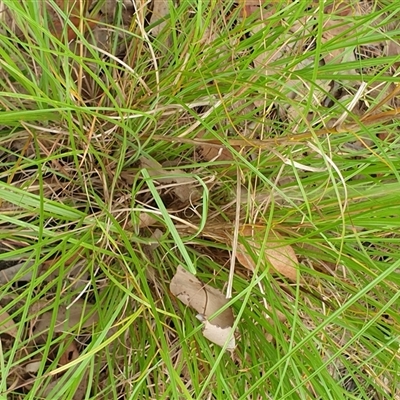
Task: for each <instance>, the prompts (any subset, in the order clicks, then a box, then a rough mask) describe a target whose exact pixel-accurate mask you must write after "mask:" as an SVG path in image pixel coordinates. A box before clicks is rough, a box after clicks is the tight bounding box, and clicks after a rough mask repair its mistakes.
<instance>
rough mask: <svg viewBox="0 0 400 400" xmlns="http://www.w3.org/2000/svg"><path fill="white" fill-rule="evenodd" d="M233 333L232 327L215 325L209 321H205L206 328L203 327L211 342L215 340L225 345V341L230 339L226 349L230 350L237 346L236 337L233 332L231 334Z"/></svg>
mask: <svg viewBox="0 0 400 400" xmlns="http://www.w3.org/2000/svg"><path fill="white" fill-rule="evenodd" d="M231 334H232V328H231V327H227V328H221V327H219V326H216V325H213V324H212V323H210V322H209V321H205V322H204V329H203V335H204V337H205V338H206V339H208V340H209V341H210V342H213V343H215V344H217V345H218V346H221V347H223V346H224V345H225V343H226V342H227V341H228V340H229V341H228V344H227V346H226V349H227V350H228V351H233V350H235V347H236V344H235V337H234V335H233V334H232V336H231Z"/></svg>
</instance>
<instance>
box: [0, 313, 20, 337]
mask: <svg viewBox="0 0 400 400" xmlns="http://www.w3.org/2000/svg"><path fill="white" fill-rule="evenodd" d="M3 333H6V334H7V335H10V336H12V337H13V338H16V337H17V335H18V326H17V325H16V324H15V322H14V321H13V320H12V318H11V316H10V314H9V313H8V312H7V311H5V310H4V309H3V308H2V307H1V306H0V334H3Z"/></svg>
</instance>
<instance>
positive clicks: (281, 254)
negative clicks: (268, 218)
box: [236, 226, 298, 281]
mask: <svg viewBox="0 0 400 400" xmlns="http://www.w3.org/2000/svg"><path fill="white" fill-rule="evenodd" d="M241 234H242V235H241V236H242V239H243V240H245V241H246V242H247V245H248V246H249V247H250V248H251V250H252V252H253V253H254V255H256V256H257V257H263V255H262V254H260V249H261V246H262V244H263V241H264V235H265V234H266V231H265V227H252V226H245V227H244V228H243V229H242V231H241ZM284 243H285V239H284V238H283V237H282V236H281V235H279V234H278V233H277V232H273V231H272V230H271V231H270V232H269V234H268V238H267V241H266V244H265V246H264V256H265V259H266V260H268V261H269V263H270V264H271V266H272V268H273V270H274V271H276V272H278V273H280V274H282V275H283V276H285V277H286V278H289V279H290V280H293V281H295V280H296V277H297V264H298V260H297V257H296V254H295V252H294V250H293V248H292V247H291V246H289V245H285V244H284ZM236 258H237V260H238V261H239V262H240V264H242V265H243V266H244V267H245V268H247V269H249V270H250V271H254V270H255V268H256V262H255V261H254V259H253V257H252V256H251V254H249V252H248V250H247V248H246V246H245V245H244V244H243V243H239V244H238V248H237V253H236Z"/></svg>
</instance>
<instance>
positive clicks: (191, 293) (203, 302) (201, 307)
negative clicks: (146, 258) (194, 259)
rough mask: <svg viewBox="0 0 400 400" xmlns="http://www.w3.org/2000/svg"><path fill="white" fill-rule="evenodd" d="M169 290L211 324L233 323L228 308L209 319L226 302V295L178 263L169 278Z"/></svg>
mask: <svg viewBox="0 0 400 400" xmlns="http://www.w3.org/2000/svg"><path fill="white" fill-rule="evenodd" d="M170 290H171V292H172V294H173V295H174V296H176V297H178V299H179V300H180V301H182V303H184V304H185V305H187V306H189V307H191V308H193V309H195V310H196V311H197V312H198V313H199V314H202V315H203V316H204V317H205V318H206V319H207V320H209V321H210V322H211V323H212V324H213V325H216V326H219V327H221V328H227V327H231V326H232V325H233V320H234V319H233V313H232V310H231V309H230V308H227V309H226V310H224V311H222V312H221V313H220V314H219V315H217V316H216V317H214V318H211V319H210V316H212V315H213V314H215V313H216V312H217V311H218V310H220V309H221V308H222V307H223V306H224V305H225V304H226V303H227V302H228V300H227V299H226V297H225V296H224V295H223V294H222V293H221V292H220V291H219V290H217V289H215V288H213V287H211V286H209V285H207V284H204V283H202V282H201V281H200V280H199V279H197V278H196V277H195V276H194V275H193V274H191V273H190V272H188V271H186V270H185V269H184V268H182V267H181V266H180V265H179V266H178V269H177V271H176V274H175V276H174V277H173V278H172V280H171V284H170Z"/></svg>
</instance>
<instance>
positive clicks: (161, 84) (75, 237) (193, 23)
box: [0, 1, 400, 400]
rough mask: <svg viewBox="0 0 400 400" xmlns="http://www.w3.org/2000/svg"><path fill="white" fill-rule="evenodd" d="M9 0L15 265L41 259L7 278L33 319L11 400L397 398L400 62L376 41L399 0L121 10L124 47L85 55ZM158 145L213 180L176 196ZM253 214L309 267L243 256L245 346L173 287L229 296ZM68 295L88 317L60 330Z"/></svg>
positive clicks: (7, 212)
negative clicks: (235, 252)
mask: <svg viewBox="0 0 400 400" xmlns="http://www.w3.org/2000/svg"><path fill="white" fill-rule="evenodd" d="M4 3H6V4H7V5H8V6H9V7H10V8H11V9H12V10H13V12H14V13H15V15H17V16H18V18H19V20H20V21H28V22H25V23H23V24H22V27H23V33H24V35H22V36H19V37H18V36H16V35H14V34H13V33H12V32H11V31H7V30H6V28H5V27H4V29H3V30H2V32H1V34H0V41H1V46H0V73H1V79H0V85H1V88H0V92H1V94H0V157H1V158H0V199H1V200H0V201H1V206H0V207H1V213H0V240H1V242H0V243H1V246H2V248H3V252H2V253H0V269H2V268H3V266H5V265H6V264H5V263H6V262H11V261H15V262H16V263H18V262H19V263H22V264H23V265H25V268H22V269H21V270H20V272H18V273H17V274H16V275H15V276H12V277H11V278H12V279H11V281H10V282H6V281H4V282H2V287H1V289H0V305H1V306H2V310H3V312H7V313H8V314H9V315H10V320H12V321H13V322H14V323H15V326H16V327H17V329H18V334H17V336H16V337H10V336H9V335H7V334H6V333H3V334H1V339H2V340H1V352H0V356H1V357H0V367H1V376H2V380H1V384H0V398H1V396H3V398H7V399H13V400H14V399H40V398H51V399H63V400H66V399H83V398H85V399H122V398H124V399H137V398H149V399H225V398H232V399H324V400H325V399H335V400H337V399H370V398H374V399H397V398H399V396H400V389H399V376H400V375H399V374H400V359H399V326H400V319H399V304H400V302H399V296H400V290H399V288H400V278H399V271H400V262H399V259H400V235H399V232H400V230H399V228H400V224H399V218H398V214H399V204H400V191H399V183H400V179H399V172H398V171H399V170H400V165H399V164H400V161H399V160H400V159H399V155H398V154H399V148H400V146H399V145H400V144H399V138H398V133H397V131H398V120H397V115H396V114H397V113H398V110H397V108H396V107H397V104H398V102H397V98H396V88H397V87H393V86H390V85H391V84H392V83H394V84H397V82H398V76H397V72H396V65H397V64H396V63H398V62H399V58H400V56H399V55H397V54H389V55H385V54H384V53H382V52H381V53H379V54H378V55H377V56H376V57H373V56H371V49H375V48H378V47H379V46H380V44H382V43H390V42H393V43H395V42H396V41H398V37H399V29H398V26H397V25H396V15H397V13H398V7H397V5H396V3H395V2H389V1H387V2H384V1H380V2H377V4H372V3H373V2H371V4H372V6H371V10H370V11H369V12H368V13H364V14H361V15H353V13H350V14H349V15H345V16H344V17H343V16H338V15H337V14H336V16H335V13H333V12H332V13H331V14H332V15H331V14H329V13H324V12H323V7H320V8H318V7H317V6H316V4H314V5H313V6H311V2H305V1H304V2H283V1H282V2H275V3H274V5H272V6H269V8H268V9H267V12H268V14H266V15H265V18H266V19H265V20H264V21H263V22H262V21H261V20H260V18H259V17H258V15H259V14H257V12H254V13H253V14H251V15H248V17H247V18H245V19H244V18H242V17H241V8H240V7H239V8H237V7H234V6H233V2H229V1H228V2H223V4H221V3H219V2H218V3H216V2H201V1H198V2H195V1H184V2H181V4H180V5H177V6H174V7H172V4H170V8H169V14H168V15H167V16H166V17H165V18H164V19H163V20H158V21H154V20H151V21H150V24H147V25H146V24H144V22H143V20H142V19H141V17H140V15H141V13H140V12H138V13H137V14H136V15H135V16H134V18H133V20H132V23H131V24H130V26H125V27H122V26H121V24H120V23H119V25H118V21H120V16H116V20H115V21H116V22H115V25H118V26H120V28H118V26H117V27H115V28H113V29H114V30H115V32H118V33H119V34H120V36H119V38H120V39H119V40H120V41H121V40H122V42H123V44H124V45H125V46H126V51H125V52H124V54H123V55H122V56H121V55H118V48H119V47H121V43H119V42H118V38H117V35H116V34H115V35H114V36H113V37H112V38H111V40H110V43H111V44H109V47H107V48H106V49H103V50H102V49H100V50H99V49H98V47H99V46H98V45H97V44H96V46H94V45H93V44H92V43H93V42H92V40H91V39H90V33H89V34H88V35H86V36H83V35H82V34H80V33H78V36H79V43H81V44H79V45H77V46H76V48H73V47H71V46H68V45H67V44H66V42H65V40H64V39H62V38H61V39H60V40H58V39H55V38H54V37H53V36H52V35H51V34H50V33H49V31H48V30H47V28H46V27H45V24H43V23H41V22H40V21H39V20H38V17H37V16H38V12H37V9H35V7H36V6H34V5H32V4H31V3H29V2H27V3H29V4H30V6H29V7H26V9H25V8H24V7H23V6H21V5H19V4H17V2H14V1H4ZM32 3H33V2H32ZM309 3H310V4H309ZM314 3H315V2H314ZM317 3H318V2H317ZM320 3H321V5H322V2H320ZM331 4H332V2H331V1H326V2H325V4H324V5H325V6H326V7H328V6H329V5H331ZM363 4H364V5H365V4H366V3H363ZM99 7H100V6H99ZM119 12H120V13H121V12H122V8H120V10H119ZM161 22H162V23H164V25H161ZM329 24H331V25H329ZM3 25H4V26H5V25H6V24H5V23H4V21H3ZM100 25H101V24H100ZM101 26H103V25H101ZM104 27H107V28H111V27H112V24H111V25H104ZM338 27H340V29H339V28H338ZM154 28H161V30H160V33H158V35H157V36H156V37H154V36H153V35H152V29H154ZM333 28H334V29H335V30H333ZM329 29H332V31H331V33H332V35H331V37H330V36H327V35H328V33H329V32H330V30H329ZM121 38H122V39H121ZM122 47H123V46H122ZM353 54H360V55H359V56H357V57H353ZM326 60H328V61H326ZM333 83H334V84H335V85H336V87H337V88H338V89H337V90H335V89H334V86H333ZM362 84H364V85H365V89H364V90H362V91H359V90H358V89H359V88H360V86H361V85H362ZM352 102H354V104H353V105H351V103H352ZM375 106H378V108H376V109H375V108H374V107H375ZM345 112H347V114H346V115H345V118H344V120H343V121H342V122H341V123H340V124H338V125H337V126H336V127H334V126H333V124H334V123H335V121H337V120H338V119H339V118H341V116H343V113H345ZM210 146H214V147H210ZM211 148H212V149H215V151H216V153H215V154H216V155H215V157H210V158H211V159H210V158H209V159H207V157H205V154H206V153H207V150H209V149H211ZM220 149H227V150H224V152H223V153H221V154H220V157H218V151H222V150H220ZM143 157H144V158H146V159H152V160H155V161H157V162H159V163H161V164H163V167H162V168H163V169H164V170H165V171H172V175H171V173H170V175H168V176H171V178H170V179H177V181H176V182H178V184H179V183H182V179H188V178H190V179H193V182H195V183H194V185H195V186H196V190H197V192H198V194H199V195H198V196H197V197H196V198H193V201H186V202H185V201H183V202H182V201H179V199H177V196H176V192H175V191H174V189H173V184H170V183H165V181H164V183H163V181H162V178H164V179H165V177H163V176H154V174H153V175H152V173H151V171H149V169H148V168H147V169H146V168H144V167H143V163H142V162H141V159H142V158H143ZM205 158H206V159H205ZM165 174H167V172H165ZM172 176H173V178H172ZM171 185H172V186H171ZM182 187H183V189H182V190H184V191H185V190H187V187H186V186H185V185H183V184H182ZM185 188H186V189H185ZM145 214H148V215H151V216H152V217H154V218H155V222H154V223H153V224H152V225H149V226H144V227H143V226H141V225H140V218H143V216H144V215H145ZM242 224H248V225H253V224H256V225H258V226H265V235H267V234H268V231H270V230H273V231H274V232H279V233H280V235H281V236H282V237H283V238H284V241H285V244H287V245H291V246H292V248H293V249H294V250H295V252H296V255H297V257H298V260H299V265H298V280H297V282H289V281H288V280H287V279H285V278H284V277H279V276H278V277H274V278H273V276H272V273H271V265H270V264H269V263H268V262H267V261H266V259H265V258H264V257H260V258H258V259H256V260H255V262H256V263H257V265H258V267H259V269H257V270H256V272H255V273H251V272H250V271H248V270H246V269H245V268H243V267H242V266H240V265H239V264H238V263H236V266H235V275H234V277H233V288H232V290H233V297H232V299H230V301H229V305H230V306H231V307H232V308H233V310H234V315H235V327H236V334H235V335H236V343H237V348H236V349H235V351H234V352H233V353H232V354H231V353H229V352H225V351H223V350H222V349H221V348H219V347H218V346H216V345H213V344H212V343H211V342H209V341H208V340H207V339H205V338H204V337H203V336H202V333H201V328H202V327H201V323H200V322H199V321H198V320H197V319H196V312H194V311H193V310H192V309H190V308H187V307H186V306H184V305H183V304H182V303H180V302H179V300H177V299H176V298H175V297H174V296H172V294H171V293H170V290H169V282H170V280H171V279H172V277H173V276H174V273H175V271H176V269H177V266H178V265H183V266H184V268H185V269H187V270H189V271H195V272H196V275H197V277H198V278H199V279H200V280H201V281H202V282H205V283H208V284H209V285H211V286H213V287H216V288H219V289H221V290H222V291H223V292H224V293H225V292H226V289H227V282H228V281H229V264H230V256H231V254H232V253H231V252H232V243H234V241H233V239H232V238H233V237H234V235H235V228H236V231H238V230H239V232H240V229H239V225H242ZM156 228H158V229H159V230H160V233H159V235H160V236H155V230H156ZM227 237H228V238H229V240H226V238H227ZM221 238H225V239H221ZM239 241H240V242H242V241H243V238H240V237H239ZM264 246H265V244H264ZM253 256H255V255H254V254H253ZM10 260H11V261H10ZM1 263H3V264H1ZM27 272H30V273H31V276H30V277H29V278H27V277H26V275H25V276H23V275H24V274H26V273H27ZM78 299H80V300H78ZM80 302H84V303H85V304H87V305H88V306H90V305H91V306H93V307H94V310H93V311H94V312H95V313H96V315H97V317H96V320H97V322H96V323H95V324H90V323H85V319H86V320H87V319H88V318H90V315H88V312H87V311H82V314H80V311H81V309H80V308H79V307H78V306H77V305H76V304H81V303H80ZM66 307H67V308H68V311H66V313H67V314H66V315H65V319H67V320H69V321H72V320H73V319H74V318H73V317H76V315H75V314H76V313H77V317H78V320H79V321H80V322H79V323H78V324H77V325H76V324H75V325H76V326H70V325H68V324H67V325H66V326H64V328H63V329H61V330H58V328H57V326H58V325H59V323H60V318H61V319H62V317H60V315H61V314H62V312H64V311H62V310H66ZM47 311H51V313H50V314H46V318H50V319H49V321H48V329H47V330H46V332H45V333H42V334H40V333H39V332H36V331H35V329H34V326H35V324H36V323H37V320H38V319H39V320H40V319H43V318H45V316H44V315H45V314H44V313H45V312H47ZM68 313H70V314H68ZM89 314H90V313H89ZM48 315H51V317H49V316H48ZM62 315H63V314H62ZM61 322H62V321H61ZM271 338H272V339H271ZM73 344H75V347H71V346H73ZM71 349H76V350H74V351H75V352H74V351H72V350H71ZM66 353H67V354H69V355H70V357H71V358H70V359H68V361H70V362H69V363H66V362H65V361H63V359H62V357H63V356H65V354H66ZM34 361H37V362H38V367H37V370H35V372H34V373H29V372H27V369H26V368H27V365H31V364H32V363H33V362H34Z"/></svg>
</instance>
